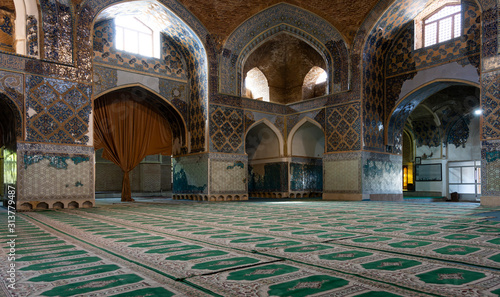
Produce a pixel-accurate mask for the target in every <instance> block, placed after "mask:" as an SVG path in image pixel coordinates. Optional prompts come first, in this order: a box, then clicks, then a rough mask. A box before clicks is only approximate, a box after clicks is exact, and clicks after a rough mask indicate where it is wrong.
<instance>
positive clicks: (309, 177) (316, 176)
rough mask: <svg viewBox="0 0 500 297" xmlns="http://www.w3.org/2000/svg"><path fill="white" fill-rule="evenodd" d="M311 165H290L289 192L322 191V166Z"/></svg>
mask: <svg viewBox="0 0 500 297" xmlns="http://www.w3.org/2000/svg"><path fill="white" fill-rule="evenodd" d="M311 163H312V164H311ZM311 163H295V162H294V163H290V191H300V192H322V191H323V165H322V164H321V162H314V161H313V162H311ZM314 163H320V164H314Z"/></svg>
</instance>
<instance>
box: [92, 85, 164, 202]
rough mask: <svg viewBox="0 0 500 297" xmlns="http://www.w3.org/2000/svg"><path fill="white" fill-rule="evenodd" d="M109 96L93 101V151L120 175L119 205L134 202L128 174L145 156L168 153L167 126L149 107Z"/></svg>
mask: <svg viewBox="0 0 500 297" xmlns="http://www.w3.org/2000/svg"><path fill="white" fill-rule="evenodd" d="M131 97H132V95H131V94H130V93H127V92H113V93H109V94H106V95H104V96H102V97H100V98H99V99H97V100H95V101H94V148H95V149H100V148H102V149H104V150H103V154H102V156H103V157H104V158H106V159H108V160H110V161H112V162H113V163H115V164H116V165H118V166H119V167H120V168H121V169H122V171H123V183H122V199H121V201H134V200H133V199H132V193H131V188H130V178H129V172H130V171H131V170H132V169H134V167H136V166H137V165H138V164H139V163H140V162H141V161H142V159H144V158H145V157H146V156H148V155H154V154H160V153H161V154H163V155H170V154H171V153H172V131H171V129H170V125H169V123H168V121H167V119H165V117H163V116H162V115H161V114H160V113H159V112H158V111H157V110H156V109H155V108H154V107H153V106H152V105H150V104H148V103H147V102H144V101H142V102H138V101H134V100H132V99H131Z"/></svg>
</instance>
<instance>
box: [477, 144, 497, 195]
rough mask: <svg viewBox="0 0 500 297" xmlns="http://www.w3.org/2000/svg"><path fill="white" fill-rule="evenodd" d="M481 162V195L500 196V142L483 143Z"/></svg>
mask: <svg viewBox="0 0 500 297" xmlns="http://www.w3.org/2000/svg"><path fill="white" fill-rule="evenodd" d="M481 160H482V163H481V169H482V170H481V190H482V191H481V195H483V196H500V141H498V140H492V141H483V143H482V149H481Z"/></svg>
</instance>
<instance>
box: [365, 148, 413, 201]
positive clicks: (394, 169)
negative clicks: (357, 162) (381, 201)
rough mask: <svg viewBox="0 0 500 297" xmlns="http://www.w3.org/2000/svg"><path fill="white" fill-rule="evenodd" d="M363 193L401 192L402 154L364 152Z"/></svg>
mask: <svg viewBox="0 0 500 297" xmlns="http://www.w3.org/2000/svg"><path fill="white" fill-rule="evenodd" d="M362 162H363V163H362V169H361V170H362V176H363V193H369V194H378V193H381V194H401V193H402V191H403V169H402V164H403V159H402V157H401V156H396V155H389V154H379V153H371V152H363V159H362Z"/></svg>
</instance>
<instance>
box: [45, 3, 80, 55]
mask: <svg viewBox="0 0 500 297" xmlns="http://www.w3.org/2000/svg"><path fill="white" fill-rule="evenodd" d="M40 6H41V10H42V11H43V13H42V14H41V15H42V18H43V19H42V22H43V23H42V28H43V32H44V34H43V36H44V39H43V45H44V51H43V52H44V54H45V56H44V58H45V59H47V60H50V61H52V62H58V63H63V64H68V65H69V64H72V63H73V30H74V29H73V25H74V18H73V16H74V11H73V5H72V3H71V1H69V0H59V1H56V0H41V1H40Z"/></svg>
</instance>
